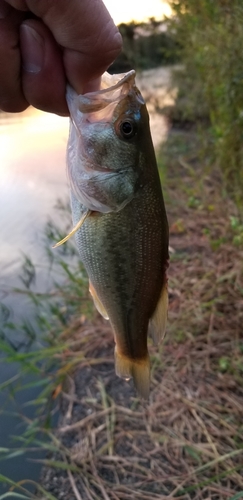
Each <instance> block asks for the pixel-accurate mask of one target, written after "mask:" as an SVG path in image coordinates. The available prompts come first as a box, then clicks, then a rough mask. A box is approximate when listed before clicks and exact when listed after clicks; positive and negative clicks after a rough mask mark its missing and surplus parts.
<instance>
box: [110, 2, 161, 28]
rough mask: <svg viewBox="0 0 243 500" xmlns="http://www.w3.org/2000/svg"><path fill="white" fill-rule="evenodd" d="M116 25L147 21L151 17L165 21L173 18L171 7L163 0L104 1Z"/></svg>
mask: <svg viewBox="0 0 243 500" xmlns="http://www.w3.org/2000/svg"><path fill="white" fill-rule="evenodd" d="M103 2H104V4H105V5H106V7H107V9H108V10H109V12H110V14H111V16H112V17H113V19H114V21H115V23H116V24H120V23H128V22H130V21H137V22H140V21H146V20H148V19H149V18H150V17H155V18H156V19H163V18H164V16H168V17H169V16H171V7H170V5H169V4H168V3H167V2H163V1H162V0H149V1H147V2H141V0H122V1H116V0H103Z"/></svg>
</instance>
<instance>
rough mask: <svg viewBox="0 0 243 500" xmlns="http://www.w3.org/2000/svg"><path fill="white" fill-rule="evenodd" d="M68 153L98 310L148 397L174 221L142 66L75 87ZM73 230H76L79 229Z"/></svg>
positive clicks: (124, 367) (81, 244)
mask: <svg viewBox="0 0 243 500" xmlns="http://www.w3.org/2000/svg"><path fill="white" fill-rule="evenodd" d="M67 102H68V106H69V110H70V116H71V126H70V137H69V143H68V151H67V163H68V171H69V177H70V183H71V207H72V215H73V222H74V224H75V225H76V227H75V228H74V231H75V230H76V242H77V246H78V250H79V253H80V257H81V260H82V261H83V263H84V266H85V268H86V270H87V273H88V276H89V280H90V292H91V295H92V296H93V300H94V303H95V305H96V307H97V309H98V311H99V312H100V313H101V314H102V315H103V316H104V317H105V318H106V319H109V320H110V323H111V326H112V329H113V332H114V338H115V344H116V345H115V367H116V373H117V375H119V376H121V377H124V378H130V377H133V380H134V384H135V387H136V388H137V391H138V393H139V394H140V395H141V396H142V397H144V398H148V395H149V378H150V377H149V372H150V362H149V355H148V348H147V335H148V330H150V331H151V334H152V337H153V340H154V342H155V343H156V344H157V343H158V342H159V340H160V339H161V338H162V337H163V335H164V332H165V326H166V318H167V305H168V299H167V281H166V269H167V266H168V225H167V218H166V212H165V206H164V201H163V195H162V190H161V185H160V179H159V174H158V169H157V164H156V159H155V153H154V148H153V144H152V139H151V134H150V128H149V117H148V112H147V109H146V105H145V102H144V100H143V98H142V95H141V93H140V92H139V90H138V88H137V87H136V85H135V71H130V72H129V73H127V74H120V75H113V76H111V75H109V74H108V73H105V74H104V75H103V77H102V82H101V90H99V91H97V92H92V93H88V94H85V95H77V94H76V93H75V92H74V91H73V90H72V89H71V88H70V87H69V88H68V91H67ZM74 231H73V232H74Z"/></svg>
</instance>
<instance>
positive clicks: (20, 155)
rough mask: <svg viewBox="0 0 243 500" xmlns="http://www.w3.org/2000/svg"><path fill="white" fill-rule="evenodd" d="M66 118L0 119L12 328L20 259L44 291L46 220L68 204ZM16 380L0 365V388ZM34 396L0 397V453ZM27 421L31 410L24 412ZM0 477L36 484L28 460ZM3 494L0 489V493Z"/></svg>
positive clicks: (1, 221)
mask: <svg viewBox="0 0 243 500" xmlns="http://www.w3.org/2000/svg"><path fill="white" fill-rule="evenodd" d="M68 127H69V120H68V118H61V117H58V116H56V115H50V114H47V113H42V112H40V111H37V110H34V109H31V108H30V109H29V110H27V111H26V112H24V113H21V114H17V115H12V114H7V113H1V114H0V241H1V246H0V303H2V304H4V305H5V306H7V308H8V309H9V310H10V319H11V321H14V322H15V323H18V322H20V321H21V319H22V318H24V317H25V318H26V317H29V318H31V312H32V311H31V306H30V304H29V302H28V299H27V298H25V296H24V295H19V294H16V293H14V292H13V287H22V283H21V281H20V278H19V276H20V274H21V266H22V262H23V254H25V255H27V256H28V257H29V258H30V259H31V261H32V262H33V264H34V265H35V266H36V269H37V271H38V280H37V289H38V291H44V290H46V289H47V288H48V286H50V284H49V281H50V277H49V273H48V267H47V264H46V261H45V259H46V257H45V253H44V245H43V234H44V228H45V225H46V223H47V220H48V219H49V218H50V217H52V216H53V217H55V218H56V216H57V214H56V210H55V204H56V200H57V199H58V198H61V199H67V198H68V195H69V194H68V184H67V178H66V167H65V155H66V144H67V137H68ZM15 374H16V366H15V365H6V364H5V363H1V364H0V384H2V383H3V382H4V381H5V380H8V379H9V378H10V377H12V376H14V375H15ZM34 397H35V391H34V390H33V389H32V390H26V391H24V392H21V393H19V394H18V395H17V396H16V402H15V404H11V403H9V402H8V403H7V405H6V393H4V392H3V391H2V392H0V409H1V410H2V411H1V412H0V448H3V447H9V446H10V447H13V446H14V443H13V442H12V441H11V438H10V436H12V435H21V430H22V427H21V424H20V419H18V418H16V417H14V416H12V415H11V414H9V412H12V411H16V408H18V409H19V411H20V412H21V408H22V407H23V405H24V403H25V402H26V401H29V400H31V399H33V398H34ZM24 413H25V415H27V416H29V417H30V418H31V416H32V415H33V410H31V409H29V410H27V411H26V410H25V412H24ZM0 474H3V475H6V476H8V477H10V478H11V479H13V480H15V481H17V480H21V479H23V478H25V477H29V478H32V479H36V480H37V479H38V474H39V466H37V465H36V464H34V463H33V462H30V461H28V457H26V459H25V460H23V457H21V456H20V457H16V458H15V459H11V460H5V461H1V462H0ZM4 491H5V489H4V487H3V486H2V485H1V483H0V493H3V492H4Z"/></svg>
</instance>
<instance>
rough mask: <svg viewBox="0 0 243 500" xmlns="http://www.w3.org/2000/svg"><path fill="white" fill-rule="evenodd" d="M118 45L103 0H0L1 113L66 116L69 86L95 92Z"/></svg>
mask: <svg viewBox="0 0 243 500" xmlns="http://www.w3.org/2000/svg"><path fill="white" fill-rule="evenodd" d="M121 45H122V40H121V35H120V33H119V31H118V29H117V28H116V26H115V25H114V23H113V20H112V19H111V17H110V15H109V13H108V11H107V9H106V7H105V6H104V4H103V2H102V0H0V109H1V110H3V111H7V112H20V111H23V110H25V109H26V108H27V107H28V106H29V105H30V104H31V105H32V106H34V107H36V108H39V109H42V110H43V111H49V112H53V113H57V114H60V115H68V114H69V113H68V108H67V104H66V99H65V91H66V83H67V81H68V82H69V83H70V84H71V86H72V87H73V88H74V89H75V90H76V92H78V93H84V92H88V91H92V90H97V89H98V88H99V82H100V76H101V75H102V73H103V72H104V71H105V70H106V69H107V68H108V66H109V65H110V64H111V63H112V62H113V61H114V59H115V58H116V56H117V55H118V54H119V52H120V50H121Z"/></svg>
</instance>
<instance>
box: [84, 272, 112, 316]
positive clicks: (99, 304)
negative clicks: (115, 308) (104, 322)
mask: <svg viewBox="0 0 243 500" xmlns="http://www.w3.org/2000/svg"><path fill="white" fill-rule="evenodd" d="M89 291H90V294H91V295H92V298H93V301H94V305H95V307H96V309H97V311H98V312H99V313H100V314H101V316H103V318H105V319H109V316H108V314H107V312H106V310H105V308H104V306H103V304H102V302H101V300H100V299H99V297H98V295H97V293H96V290H95V288H94V287H93V285H92V283H91V281H90V282H89Z"/></svg>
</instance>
